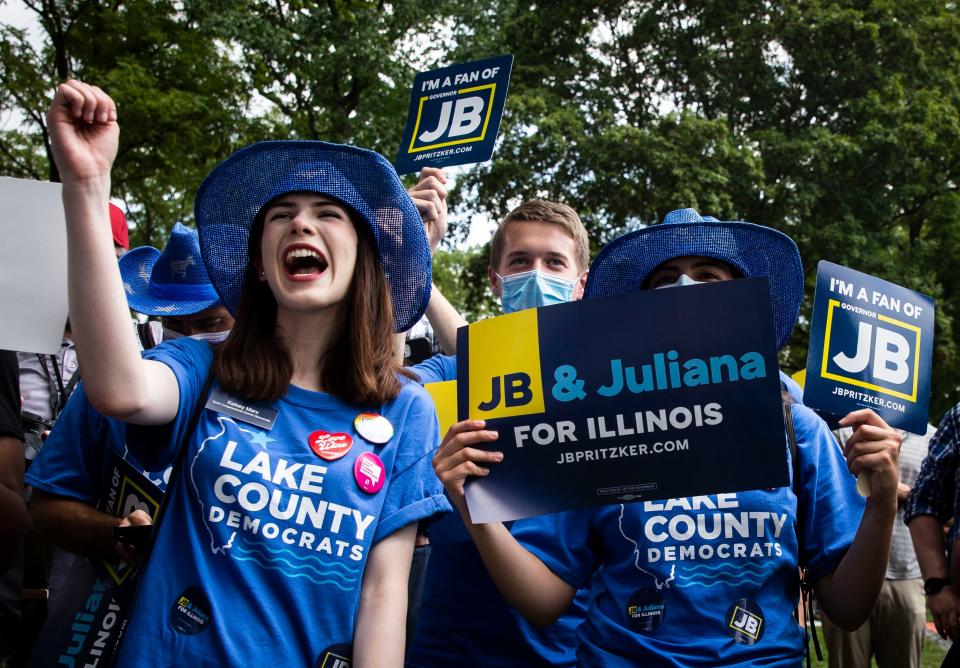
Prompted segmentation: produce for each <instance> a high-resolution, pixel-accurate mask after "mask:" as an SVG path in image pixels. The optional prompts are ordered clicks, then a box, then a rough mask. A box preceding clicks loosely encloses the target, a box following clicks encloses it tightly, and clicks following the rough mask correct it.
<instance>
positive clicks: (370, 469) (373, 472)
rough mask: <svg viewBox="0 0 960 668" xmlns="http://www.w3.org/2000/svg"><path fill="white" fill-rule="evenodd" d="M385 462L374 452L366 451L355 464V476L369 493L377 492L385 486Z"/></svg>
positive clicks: (360, 485) (359, 484)
mask: <svg viewBox="0 0 960 668" xmlns="http://www.w3.org/2000/svg"><path fill="white" fill-rule="evenodd" d="M386 477H387V476H386V471H384V470H383V462H382V461H381V460H380V458H379V457H377V456H376V455H375V454H373V453H372V452H364V453H363V454H362V455H360V456H359V457H357V461H356V462H354V464H353V478H354V480H356V481H357V485H358V486H359V487H360V489H362V490H363V491H364V492H366V493H367V494H376V493H377V492H379V491H380V490H381V489H382V488H383V482H384V480H385V479H386Z"/></svg>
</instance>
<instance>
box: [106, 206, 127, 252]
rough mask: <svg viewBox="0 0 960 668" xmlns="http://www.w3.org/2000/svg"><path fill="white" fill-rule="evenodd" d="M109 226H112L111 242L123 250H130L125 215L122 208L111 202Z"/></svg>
mask: <svg viewBox="0 0 960 668" xmlns="http://www.w3.org/2000/svg"><path fill="white" fill-rule="evenodd" d="M110 227H112V228H113V243H115V244H116V245H117V246H120V247H121V248H124V249H125V250H130V236H129V233H128V231H127V217H126V215H124V213H123V210H122V209H121V208H120V207H119V206H117V205H116V204H114V203H113V202H111V203H110Z"/></svg>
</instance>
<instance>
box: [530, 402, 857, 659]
mask: <svg viewBox="0 0 960 668" xmlns="http://www.w3.org/2000/svg"><path fill="white" fill-rule="evenodd" d="M793 415H794V423H795V429H796V436H797V446H798V458H799V467H800V471H799V475H800V476H801V478H800V490H801V491H800V499H799V508H800V513H799V517H798V514H797V507H798V500H797V497H796V496H795V495H794V493H793V490H792V489H791V488H790V487H782V488H778V489H772V490H766V491H754V492H737V493H731V494H712V495H707V496H700V497H693V498H686V499H672V500H667V501H654V502H638V503H631V504H624V505H613V506H604V507H599V508H589V509H584V510H577V511H571V512H565V513H558V514H556V515H549V516H547V517H546V518H544V519H545V520H548V521H549V522H550V524H551V526H550V527H549V528H550V530H548V531H545V530H544V527H543V526H540V527H538V528H537V531H535V532H532V533H528V532H526V531H525V530H524V529H523V528H522V527H520V528H518V529H516V530H515V532H514V533H515V535H516V536H517V538H518V540H521V541H522V542H523V543H524V544H525V545H527V547H528V548H529V549H530V550H531V551H532V552H533V553H534V554H536V555H537V556H539V557H540V558H541V559H542V560H543V562H544V563H545V564H546V565H547V566H549V567H550V569H551V570H552V571H553V572H554V573H556V574H557V575H558V576H560V577H561V578H563V580H564V581H566V582H567V583H569V584H570V585H571V586H573V587H582V586H584V585H586V584H587V583H589V582H590V578H591V577H592V576H593V575H594V573H597V571H598V570H599V573H597V579H598V580H599V582H598V583H597V588H598V591H597V592H596V597H595V599H594V601H593V603H592V605H591V607H590V610H589V612H588V613H587V616H586V621H585V622H584V624H583V625H581V626H580V628H579V630H578V638H579V641H580V646H579V648H578V651H577V659H578V662H579V665H583V666H637V665H643V666H671V667H679V666H733V665H764V666H791V667H792V668H796V666H799V665H800V662H801V660H802V658H803V651H804V650H803V646H804V632H803V629H802V628H801V627H800V626H799V625H798V624H797V622H796V620H795V619H794V618H793V616H792V612H793V610H794V609H795V608H796V605H797V600H798V597H799V585H800V583H799V576H798V572H797V567H798V565H800V566H804V567H806V568H809V569H810V572H811V576H812V578H813V579H814V580H816V579H817V578H819V577H821V576H823V575H826V574H829V573H832V572H833V570H834V569H835V568H836V566H837V564H838V563H839V561H840V559H841V558H842V557H843V554H844V553H845V552H846V550H847V548H848V547H849V546H850V543H851V542H852V541H853V537H854V535H855V533H856V530H857V527H858V525H859V522H860V517H861V515H862V513H863V508H864V501H863V499H862V498H860V496H859V495H858V494H857V491H856V479H855V478H854V477H853V476H852V475H850V473H849V472H848V470H847V466H846V462H845V460H844V458H843V454H842V452H841V451H840V448H839V445H838V444H837V442H836V440H835V439H834V438H833V435H832V434H831V433H830V432H829V431H828V429H827V427H826V425H825V424H824V423H823V421H822V420H820V419H819V418H818V417H816V415H814V414H813V413H812V412H811V411H810V410H809V409H807V408H805V407H803V406H795V407H794V410H793ZM783 447H784V450H785V456H786V457H789V456H790V455H789V452H788V451H787V450H788V449H787V447H786V445H785V444H784V446H783ZM731 465H737V463H736V462H731ZM558 536H563V537H565V539H564V540H557V537H558ZM798 539H799V541H798ZM601 567H602V568H601Z"/></svg>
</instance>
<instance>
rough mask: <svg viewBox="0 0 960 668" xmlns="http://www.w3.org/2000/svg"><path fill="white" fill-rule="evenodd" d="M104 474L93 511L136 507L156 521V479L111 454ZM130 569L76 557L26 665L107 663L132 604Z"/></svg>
mask: <svg viewBox="0 0 960 668" xmlns="http://www.w3.org/2000/svg"><path fill="white" fill-rule="evenodd" d="M109 472H110V479H109V481H108V485H107V488H106V489H105V491H104V494H103V496H102V498H101V499H100V500H99V501H98V503H97V509H98V510H100V511H102V512H105V513H107V514H108V515H111V516H113V517H126V516H127V515H129V514H130V513H132V512H133V511H134V510H138V509H139V510H142V511H144V512H145V513H147V514H148V515H150V517H151V518H153V519H156V517H157V511H158V510H159V508H160V501H161V500H162V498H163V491H162V490H161V489H160V487H159V485H158V483H157V482H156V481H153V480H151V479H150V478H148V477H147V476H146V475H144V474H143V473H141V472H140V471H139V470H137V469H136V468H135V467H133V466H131V465H130V464H129V463H128V462H126V461H125V460H123V459H122V458H120V457H119V456H118V455H117V454H116V453H111V455H110V468H109ZM156 475H160V474H159V473H158V474H156ZM160 482H161V483H162V481H160ZM134 573H136V569H135V568H134V567H133V566H129V565H127V564H125V563H123V562H118V561H107V560H105V559H96V560H93V561H91V560H89V559H87V558H86V557H83V556H80V555H77V557H76V559H75V560H74V562H73V565H72V566H71V567H70V572H69V575H68V576H67V578H66V580H65V581H64V585H63V587H62V589H61V590H60V592H59V593H58V594H57V604H56V605H55V606H52V607H51V609H50V612H49V614H48V615H47V619H46V622H45V623H44V625H43V629H42V630H41V631H40V636H39V639H38V641H37V643H36V644H35V645H34V648H33V652H32V654H31V655H30V661H29V664H28V665H29V666H30V668H35V667H36V668H40V667H45V666H54V665H65V666H97V665H100V666H103V665H112V664H113V662H112V660H111V654H112V652H113V651H114V650H115V649H116V646H117V641H118V634H119V633H120V632H121V631H122V629H123V627H124V624H125V620H126V619H127V617H128V616H129V611H130V609H131V608H132V605H133V596H134V593H135V592H136V578H135V577H133V574H134Z"/></svg>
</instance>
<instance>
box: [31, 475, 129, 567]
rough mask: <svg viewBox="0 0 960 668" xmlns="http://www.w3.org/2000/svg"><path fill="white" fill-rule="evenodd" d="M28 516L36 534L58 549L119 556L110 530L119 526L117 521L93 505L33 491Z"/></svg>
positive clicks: (109, 557)
mask: <svg viewBox="0 0 960 668" xmlns="http://www.w3.org/2000/svg"><path fill="white" fill-rule="evenodd" d="M30 517H31V519H32V520H33V524H34V526H35V527H36V529H37V531H38V532H39V533H40V534H41V535H42V536H43V537H44V538H46V539H47V540H48V541H50V542H51V543H53V544H54V545H56V546H57V547H61V548H63V549H65V550H69V551H70V552H76V553H77V554H82V555H85V556H88V557H100V558H104V559H117V558H118V556H119V555H118V553H117V550H116V543H115V542H114V540H113V528H114V527H115V526H116V525H118V524H119V523H120V518H118V517H113V516H111V515H107V514H106V513H102V512H100V511H99V510H97V509H96V508H94V507H93V506H90V505H88V504H86V503H82V502H80V501H74V500H72V499H65V498H62V497H57V496H53V495H50V494H46V493H44V492H41V491H39V490H36V489H35V490H34V491H33V497H32V498H31V500H30Z"/></svg>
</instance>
